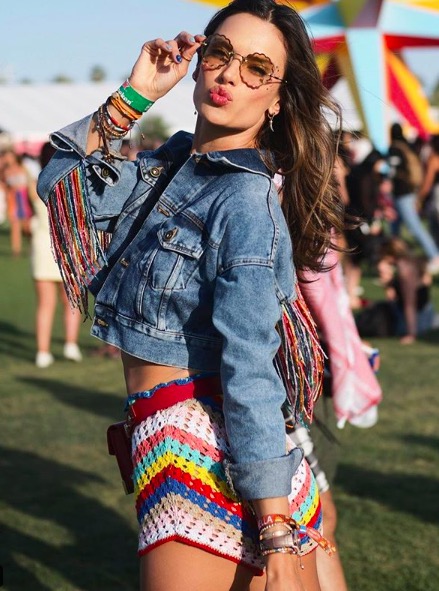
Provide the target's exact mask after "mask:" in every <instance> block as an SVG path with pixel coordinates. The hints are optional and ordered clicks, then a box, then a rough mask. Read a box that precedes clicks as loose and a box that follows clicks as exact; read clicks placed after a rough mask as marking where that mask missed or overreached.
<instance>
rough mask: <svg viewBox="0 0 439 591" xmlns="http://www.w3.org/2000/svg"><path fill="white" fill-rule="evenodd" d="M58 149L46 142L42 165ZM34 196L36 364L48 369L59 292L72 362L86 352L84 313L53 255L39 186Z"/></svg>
mask: <svg viewBox="0 0 439 591" xmlns="http://www.w3.org/2000/svg"><path fill="white" fill-rule="evenodd" d="M54 152H55V149H54V148H53V147H52V146H51V144H50V143H46V144H44V145H43V147H42V149H41V155H40V164H41V168H43V167H44V166H46V164H47V163H48V162H49V160H50V158H51V156H52V155H53V154H54ZM30 195H31V198H32V204H33V208H34V212H35V215H34V217H33V219H32V236H31V269H32V278H33V280H34V285H35V293H36V296H37V308H36V315H35V331H36V341H37V354H36V357H35V365H36V366H37V367H39V368H46V367H49V366H50V365H52V363H53V362H54V357H53V355H52V353H51V340H52V328H53V321H54V317H55V311H56V304H57V294H59V296H60V298H61V302H62V306H63V319H64V335H65V343H64V348H63V355H64V358H65V359H68V360H70V361H76V362H78V361H82V354H81V351H80V349H79V347H78V335H79V327H80V324H81V313H80V311H79V310H78V309H77V308H73V307H72V306H71V304H70V302H69V300H68V298H67V295H66V292H65V289H64V286H63V283H62V279H61V275H60V272H59V269H58V265H57V264H56V262H55V260H54V257H53V252H52V248H51V244H50V232H49V221H48V218H47V209H46V207H45V205H44V203H43V202H42V201H41V199H39V198H38V196H37V195H36V192H35V189H34V190H32V189H31V191H30Z"/></svg>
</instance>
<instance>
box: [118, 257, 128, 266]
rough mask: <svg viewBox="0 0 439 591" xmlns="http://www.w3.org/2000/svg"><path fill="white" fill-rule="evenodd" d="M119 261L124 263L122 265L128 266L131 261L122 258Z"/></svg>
mask: <svg viewBox="0 0 439 591" xmlns="http://www.w3.org/2000/svg"><path fill="white" fill-rule="evenodd" d="M119 262H120V264H121V265H122V267H128V265H129V264H130V263H129V261H127V260H126V259H120V261H119Z"/></svg>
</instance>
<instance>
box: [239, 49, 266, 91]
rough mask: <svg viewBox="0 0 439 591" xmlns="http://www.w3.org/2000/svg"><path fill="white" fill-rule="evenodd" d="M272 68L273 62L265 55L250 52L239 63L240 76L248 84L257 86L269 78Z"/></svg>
mask: <svg viewBox="0 0 439 591" xmlns="http://www.w3.org/2000/svg"><path fill="white" fill-rule="evenodd" d="M273 69H274V68H273V64H272V62H271V60H270V59H269V58H268V57H267V56H265V55H262V54H259V53H252V54H251V55H249V56H248V57H247V59H246V61H245V62H243V63H242V65H241V76H242V79H243V80H244V82H245V83H246V84H248V85H249V86H253V87H258V86H261V84H265V83H266V82H268V81H269V80H270V76H271V74H272V73H273Z"/></svg>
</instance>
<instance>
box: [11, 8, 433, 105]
mask: <svg viewBox="0 0 439 591" xmlns="http://www.w3.org/2000/svg"><path fill="white" fill-rule="evenodd" d="M214 11H215V7H213V6H208V5H206V4H201V3H198V2H196V1H190V0H158V1H154V0H117V1H116V0H0V78H7V79H8V80H9V81H11V82H16V83H18V82H20V81H22V80H23V79H28V80H31V81H32V82H34V83H45V82H50V81H51V80H52V79H53V78H54V77H55V76H57V75H60V74H64V75H66V76H68V77H70V78H72V79H73V80H74V81H76V82H85V81H87V80H88V79H89V76H90V71H91V69H92V68H93V66H97V65H99V66H101V67H103V68H104V70H105V72H106V78H107V80H114V81H115V82H119V81H122V80H123V79H124V78H125V77H126V76H127V75H128V74H129V72H130V70H131V67H132V65H133V64H134V62H135V60H136V57H137V55H138V53H139V51H140V48H141V46H142V43H144V42H145V41H148V40H150V39H154V38H156V37H163V38H164V39H172V38H173V37H174V36H175V35H176V34H177V33H179V32H180V31H182V30H187V31H189V32H190V33H193V34H196V33H201V32H202V30H203V28H204V25H205V24H206V23H207V21H208V20H209V18H210V16H211V15H212V14H213V13H214ZM404 57H405V59H406V60H407V63H408V64H409V66H410V67H411V69H412V71H413V72H414V73H415V74H417V75H418V76H419V77H420V79H421V80H422V82H423V84H424V88H425V90H426V91H427V93H428V92H430V91H431V90H432V88H433V86H434V85H435V83H436V82H437V81H438V79H439V48H436V49H413V50H410V51H405V52H404Z"/></svg>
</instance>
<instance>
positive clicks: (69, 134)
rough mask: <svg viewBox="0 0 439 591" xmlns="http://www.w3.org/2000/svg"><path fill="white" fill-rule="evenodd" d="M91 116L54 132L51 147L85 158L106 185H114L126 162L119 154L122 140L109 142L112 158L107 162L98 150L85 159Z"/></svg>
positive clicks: (51, 137)
mask: <svg viewBox="0 0 439 591" xmlns="http://www.w3.org/2000/svg"><path fill="white" fill-rule="evenodd" d="M92 118H93V115H87V117H84V118H83V119H81V120H80V121H76V122H75V123H71V124H70V125H67V126H66V127H63V128H62V129H60V130H59V131H55V132H54V133H52V134H51V136H50V141H51V143H52V145H53V146H54V147H55V148H56V149H57V150H60V151H61V152H76V154H78V155H79V156H80V157H81V159H83V158H87V161H88V162H89V163H90V164H91V167H92V169H93V171H94V172H95V173H96V175H97V176H98V177H99V178H100V179H101V180H102V181H103V182H104V183H105V184H107V185H110V186H113V185H115V184H116V183H117V182H118V181H119V179H120V175H121V167H122V164H123V162H124V160H126V158H125V157H123V156H122V155H121V153H120V148H121V146H122V140H120V139H118V140H112V141H111V142H110V153H111V155H112V156H113V158H112V160H111V161H110V162H108V161H107V160H105V159H104V158H103V154H102V152H101V151H100V150H96V151H95V152H93V154H91V155H89V156H87V157H86V150H87V138H88V132H89V129H90V124H91V122H92Z"/></svg>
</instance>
